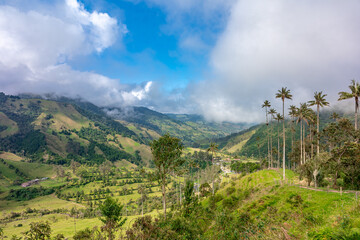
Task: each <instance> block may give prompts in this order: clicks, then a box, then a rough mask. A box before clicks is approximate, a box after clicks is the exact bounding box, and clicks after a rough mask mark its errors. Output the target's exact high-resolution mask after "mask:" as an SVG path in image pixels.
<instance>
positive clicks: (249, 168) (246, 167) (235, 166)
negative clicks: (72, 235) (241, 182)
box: [230, 161, 260, 173]
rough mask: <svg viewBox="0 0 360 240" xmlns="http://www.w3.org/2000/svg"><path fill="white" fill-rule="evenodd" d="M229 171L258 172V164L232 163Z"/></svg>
mask: <svg viewBox="0 0 360 240" xmlns="http://www.w3.org/2000/svg"><path fill="white" fill-rule="evenodd" d="M230 168H231V171H234V172H236V173H242V172H244V173H252V172H254V171H257V170H260V164H259V163H254V162H246V163H243V162H240V161H232V162H231V165H230Z"/></svg>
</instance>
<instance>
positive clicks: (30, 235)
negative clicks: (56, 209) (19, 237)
mask: <svg viewBox="0 0 360 240" xmlns="http://www.w3.org/2000/svg"><path fill="white" fill-rule="evenodd" d="M24 235H25V237H26V239H29V240H45V239H51V238H50V236H51V227H50V224H49V223H48V222H32V223H30V230H29V231H26V232H25V234H24Z"/></svg>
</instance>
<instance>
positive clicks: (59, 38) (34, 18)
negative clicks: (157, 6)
mask: <svg viewBox="0 0 360 240" xmlns="http://www.w3.org/2000/svg"><path fill="white" fill-rule="evenodd" d="M126 32H127V30H126V25H124V24H122V23H120V22H118V21H117V20H116V19H115V18H112V17H110V16H109V15H108V14H107V13H101V12H97V11H93V12H88V11H87V10H86V9H85V8H84V6H83V5H82V4H81V3H79V2H78V1H76V0H65V1H61V2H59V4H55V5H53V6H45V7H41V5H36V4H35V6H33V7H30V6H27V8H26V9H22V8H21V5H19V4H17V5H16V6H10V5H1V6H0V82H1V91H5V92H6V93H11V94H16V93H21V92H32V93H40V94H42V93H49V92H54V93H57V94H59V95H65V96H70V97H73V96H81V97H83V98H85V99H87V100H91V101H92V102H94V103H96V104H98V105H116V104H117V105H118V104H125V105H126V104H134V103H136V102H137V101H141V100H143V99H144V98H146V95H147V94H148V92H149V91H150V89H151V82H149V83H148V84H146V85H145V87H144V88H143V87H142V86H141V85H139V86H130V85H124V84H120V83H119V81H118V80H115V79H110V78H108V77H106V76H102V75H100V74H96V73H93V72H81V71H77V70H74V69H72V68H71V66H70V65H68V64H67V60H68V59H71V58H72V57H74V56H77V55H87V54H91V53H92V52H97V53H100V52H101V51H103V50H104V49H106V48H108V47H110V46H111V45H112V44H114V42H115V41H116V40H117V38H121V37H122V35H124V34H126Z"/></svg>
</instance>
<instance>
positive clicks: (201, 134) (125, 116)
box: [104, 107, 249, 147]
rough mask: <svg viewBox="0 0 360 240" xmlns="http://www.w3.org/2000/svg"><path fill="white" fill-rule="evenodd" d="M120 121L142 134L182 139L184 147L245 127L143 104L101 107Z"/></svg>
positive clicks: (201, 143) (208, 140)
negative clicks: (147, 106) (168, 134)
mask: <svg viewBox="0 0 360 240" xmlns="http://www.w3.org/2000/svg"><path fill="white" fill-rule="evenodd" d="M104 111H105V112H107V113H108V115H109V116H112V117H113V118H115V119H118V120H119V121H122V122H123V123H124V124H128V123H131V126H132V127H133V128H137V129H138V130H140V131H141V130H142V135H146V136H147V137H148V136H152V135H154V133H155V135H163V134H165V133H170V135H172V136H175V137H178V138H180V139H182V140H183V143H184V144H185V145H188V146H193V147H200V146H201V145H203V146H206V145H207V144H209V142H210V141H212V140H213V139H216V138H220V137H224V136H227V135H229V134H231V133H234V132H238V131H240V130H242V129H244V128H247V127H248V126H249V125H247V124H233V123H215V122H208V121H206V120H205V119H204V118H203V117H201V116H199V115H188V114H162V113H159V112H156V111H153V110H150V109H148V108H145V107H127V108H104ZM144 129H147V130H148V131H147V130H145V131H144Z"/></svg>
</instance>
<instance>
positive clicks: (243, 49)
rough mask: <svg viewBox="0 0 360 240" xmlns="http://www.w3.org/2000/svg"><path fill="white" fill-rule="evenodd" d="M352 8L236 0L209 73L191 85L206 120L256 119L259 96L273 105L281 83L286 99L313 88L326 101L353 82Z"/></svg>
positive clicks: (355, 31)
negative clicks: (286, 90) (287, 92)
mask: <svg viewBox="0 0 360 240" xmlns="http://www.w3.org/2000/svg"><path fill="white" fill-rule="evenodd" d="M358 9H360V2H359V1H356V0H349V1H336V0H330V1H326V2H324V1H311V0H305V1H296V0H275V1H266V0H252V1H245V0H238V1H237V2H236V4H234V5H233V7H232V9H231V15H230V17H229V21H228V23H227V25H226V28H225V30H224V32H223V33H222V35H221V36H220V37H219V39H218V41H217V43H216V46H215V47H214V49H213V50H212V53H211V58H210V65H211V67H212V70H213V73H214V77H211V79H210V80H207V81H205V83H200V84H199V85H197V86H195V87H193V89H197V90H195V91H194V93H193V94H194V96H196V98H194V99H195V100H194V101H196V102H197V104H198V105H199V108H200V110H201V111H202V112H203V113H204V114H206V115H207V116H208V117H209V118H212V119H218V120H225V119H233V120H236V121H255V120H256V121H261V120H262V115H263V113H262V112H261V107H260V106H261V103H262V102H263V101H264V100H265V99H268V100H270V101H271V102H272V103H273V104H274V105H275V107H280V103H281V101H280V100H278V99H275V93H276V92H277V90H278V89H280V88H281V87H288V88H290V89H291V91H292V93H293V95H294V101H293V102H292V104H294V103H299V102H304V101H308V100H310V98H312V96H313V92H315V91H321V90H323V91H324V92H326V93H328V99H329V100H330V101H331V102H332V103H334V102H335V100H336V99H337V93H338V92H339V91H343V90H345V89H346V88H347V86H348V84H349V83H350V79H353V78H357V79H358V80H360V79H359V77H360V68H359V65H360V44H359V41H360V30H359V29H360V15H359V14H358ZM207 103H208V104H207ZM288 104H289V103H288ZM349 104H350V102H349Z"/></svg>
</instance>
